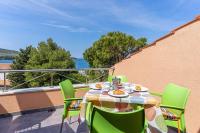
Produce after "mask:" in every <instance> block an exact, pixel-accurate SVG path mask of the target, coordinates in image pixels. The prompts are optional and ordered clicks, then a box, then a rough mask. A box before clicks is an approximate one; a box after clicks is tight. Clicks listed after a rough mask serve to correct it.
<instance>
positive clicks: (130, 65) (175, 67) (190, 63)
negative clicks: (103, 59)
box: [114, 21, 200, 133]
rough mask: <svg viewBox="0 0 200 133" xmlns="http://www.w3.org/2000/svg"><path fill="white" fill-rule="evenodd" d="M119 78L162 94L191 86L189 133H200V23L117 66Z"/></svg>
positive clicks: (187, 111) (176, 32)
mask: <svg viewBox="0 0 200 133" xmlns="http://www.w3.org/2000/svg"><path fill="white" fill-rule="evenodd" d="M114 67H115V72H114V74H115V75H126V76H127V77H128V79H129V81H130V82H134V83H138V84H142V85H144V86H146V87H148V88H150V89H151V90H154V91H159V92H162V90H163V88H164V87H165V86H166V85H167V84H168V83H170V82H173V83H176V84H178V85H181V86H185V87H188V88H189V89H190V90H191V95H190V98H189V102H188V105H187V108H186V122H187V123H186V124H187V129H188V132H189V133H196V132H198V131H200V116H199V113H200V21H196V22H194V23H191V24H189V25H187V26H185V27H183V28H180V29H178V30H177V31H175V32H174V34H173V35H171V36H168V37H166V38H164V39H162V40H159V41H158V42H157V43H156V44H155V45H153V46H150V47H147V48H144V49H143V50H142V51H140V52H138V53H137V54H135V55H132V56H131V57H130V58H128V59H125V60H123V61H121V62H119V63H118V64H116V65H115V66H114Z"/></svg>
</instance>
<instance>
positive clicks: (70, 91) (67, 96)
mask: <svg viewBox="0 0 200 133" xmlns="http://www.w3.org/2000/svg"><path fill="white" fill-rule="evenodd" d="M59 86H60V88H61V92H62V95H63V98H64V111H63V115H62V123H61V127H60V133H61V132H62V127H63V123H64V119H65V118H67V117H70V121H71V117H72V116H78V115H79V113H80V109H79V108H75V109H69V108H70V105H71V103H72V102H73V101H77V100H82V98H75V90H74V88H73V85H72V83H71V81H70V80H65V81H62V82H61V83H59ZM78 122H79V123H80V118H79V119H78Z"/></svg>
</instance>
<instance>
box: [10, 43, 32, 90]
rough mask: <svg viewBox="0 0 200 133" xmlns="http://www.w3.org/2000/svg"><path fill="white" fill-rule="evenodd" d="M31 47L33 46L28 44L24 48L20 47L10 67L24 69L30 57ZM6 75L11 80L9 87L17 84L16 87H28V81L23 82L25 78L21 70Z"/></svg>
mask: <svg viewBox="0 0 200 133" xmlns="http://www.w3.org/2000/svg"><path fill="white" fill-rule="evenodd" d="M32 48H33V47H32V46H28V47H26V48H25V49H20V50H19V52H18V54H17V55H16V56H15V59H14V61H13V63H12V65H11V69H13V70H24V69H25V65H26V64H27V62H28V60H29V58H30V53H31V50H32ZM7 77H8V79H9V80H10V82H11V87H15V86H17V88H27V87H28V83H25V82H26V80H25V75H24V73H23V72H20V73H9V74H8V76H7ZM20 84H21V85H20ZM18 85H20V86H18Z"/></svg>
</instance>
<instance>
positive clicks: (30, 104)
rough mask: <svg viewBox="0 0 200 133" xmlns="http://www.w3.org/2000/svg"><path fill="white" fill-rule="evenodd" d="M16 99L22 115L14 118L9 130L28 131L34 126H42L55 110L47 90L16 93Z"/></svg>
mask: <svg viewBox="0 0 200 133" xmlns="http://www.w3.org/2000/svg"><path fill="white" fill-rule="evenodd" d="M16 100H17V102H18V106H19V108H20V110H21V115H19V116H17V117H16V118H14V119H13V120H12V123H11V124H12V126H11V127H10V129H9V131H23V130H25V131H26V130H28V129H31V128H33V127H38V128H41V123H42V122H43V121H44V120H45V119H48V117H50V116H51V115H52V113H53V112H54V111H55V108H54V106H53V103H52V102H51V100H50V98H49V97H48V95H47V94H46V92H31V93H24V94H16ZM44 109H45V110H44Z"/></svg>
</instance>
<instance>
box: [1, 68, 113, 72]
mask: <svg viewBox="0 0 200 133" xmlns="http://www.w3.org/2000/svg"><path fill="white" fill-rule="evenodd" d="M110 69H111V70H114V68H113V67H111V68H82V69H25V70H13V69H0V73H10V72H67V71H81V70H83V71H87V70H92V71H99V70H110Z"/></svg>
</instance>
